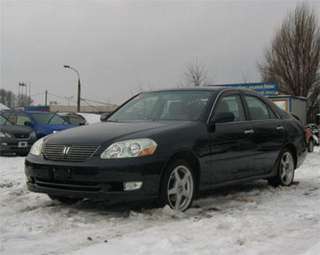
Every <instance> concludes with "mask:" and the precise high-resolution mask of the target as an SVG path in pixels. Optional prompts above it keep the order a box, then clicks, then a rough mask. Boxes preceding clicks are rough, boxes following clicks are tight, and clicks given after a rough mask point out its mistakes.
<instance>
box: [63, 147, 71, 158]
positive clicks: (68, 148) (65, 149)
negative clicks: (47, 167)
mask: <svg viewBox="0 0 320 255" xmlns="http://www.w3.org/2000/svg"><path fill="white" fill-rule="evenodd" d="M70 148H71V147H70V146H64V148H63V151H62V154H63V155H65V156H67V155H68V153H69V151H70Z"/></svg>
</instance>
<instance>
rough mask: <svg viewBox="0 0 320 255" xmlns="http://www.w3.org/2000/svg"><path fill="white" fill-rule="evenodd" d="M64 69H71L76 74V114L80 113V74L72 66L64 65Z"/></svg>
mask: <svg viewBox="0 0 320 255" xmlns="http://www.w3.org/2000/svg"><path fill="white" fill-rule="evenodd" d="M63 67H64V68H67V69H71V70H72V71H74V72H75V73H76V74H77V77H78V96H77V112H80V101H81V82H80V73H79V71H78V70H77V69H75V68H74V67H72V66H69V65H64V66H63Z"/></svg>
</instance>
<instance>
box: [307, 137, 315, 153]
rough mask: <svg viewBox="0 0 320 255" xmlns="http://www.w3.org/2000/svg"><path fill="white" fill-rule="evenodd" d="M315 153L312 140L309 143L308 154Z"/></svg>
mask: <svg viewBox="0 0 320 255" xmlns="http://www.w3.org/2000/svg"><path fill="white" fill-rule="evenodd" d="M313 151H314V141H313V139H311V140H310V141H309V143H308V152H313Z"/></svg>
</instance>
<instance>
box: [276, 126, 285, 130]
mask: <svg viewBox="0 0 320 255" xmlns="http://www.w3.org/2000/svg"><path fill="white" fill-rule="evenodd" d="M276 130H284V127H283V126H277V127H276Z"/></svg>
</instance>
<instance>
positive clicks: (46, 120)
mask: <svg viewBox="0 0 320 255" xmlns="http://www.w3.org/2000/svg"><path fill="white" fill-rule="evenodd" d="M31 116H32V117H33V118H34V119H35V121H36V122H37V123H39V124H42V125H46V124H50V125H61V124H64V123H65V120H64V119H63V118H61V117H60V116H59V115H57V114H55V113H50V112H48V113H31Z"/></svg>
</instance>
